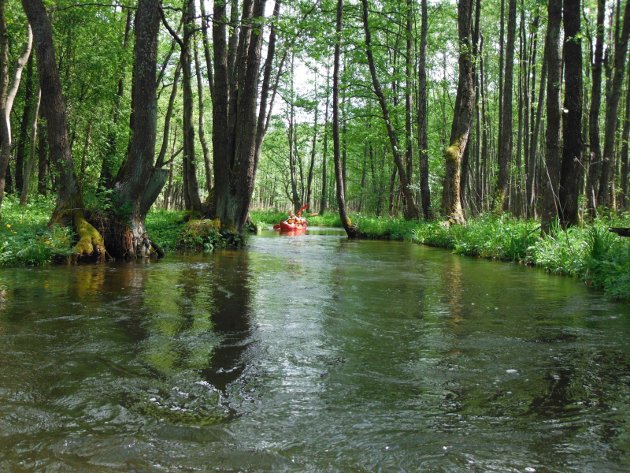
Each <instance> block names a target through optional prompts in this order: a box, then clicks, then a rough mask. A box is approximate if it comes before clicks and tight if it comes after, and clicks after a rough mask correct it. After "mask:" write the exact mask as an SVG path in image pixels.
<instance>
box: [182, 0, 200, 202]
mask: <svg viewBox="0 0 630 473" xmlns="http://www.w3.org/2000/svg"><path fill="white" fill-rule="evenodd" d="M194 17H195V3H194V1H193V0H184V5H183V17H182V23H183V24H184V36H183V38H182V44H181V45H180V46H181V48H182V51H181V57H180V63H181V65H182V89H183V92H184V110H183V126H182V131H183V133H184V135H183V142H184V143H183V144H184V158H183V163H184V164H183V172H184V175H185V181H184V182H185V189H184V193H185V195H186V196H187V200H186V202H187V205H188V207H187V208H186V210H194V211H197V212H201V211H202V208H201V199H200V198H199V184H198V183H197V163H196V156H195V125H194V114H193V108H194V107H193V104H194V98H193V93H192V60H191V59H192V58H191V46H192V45H191V43H192V41H193V40H194V29H195V23H194Z"/></svg>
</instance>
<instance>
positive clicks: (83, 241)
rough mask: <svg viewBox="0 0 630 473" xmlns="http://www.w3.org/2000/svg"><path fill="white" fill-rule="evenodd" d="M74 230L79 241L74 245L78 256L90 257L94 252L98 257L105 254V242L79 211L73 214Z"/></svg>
mask: <svg viewBox="0 0 630 473" xmlns="http://www.w3.org/2000/svg"><path fill="white" fill-rule="evenodd" d="M73 222H74V228H75V230H76V232H77V234H78V235H79V241H78V242H77V244H76V245H75V247H74V248H75V250H76V252H77V254H78V255H88V256H92V255H93V254H94V252H95V251H96V252H97V254H98V255H101V254H103V255H104V252H105V242H104V241H103V237H102V236H101V234H100V233H99V232H98V231H97V230H96V228H94V227H93V226H92V225H90V223H88V221H87V220H85V217H84V216H83V212H82V211H81V210H75V211H74V212H73Z"/></svg>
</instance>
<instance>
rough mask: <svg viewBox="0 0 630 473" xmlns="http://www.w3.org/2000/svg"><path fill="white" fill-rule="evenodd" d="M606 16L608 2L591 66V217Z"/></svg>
mask: <svg viewBox="0 0 630 473" xmlns="http://www.w3.org/2000/svg"><path fill="white" fill-rule="evenodd" d="M605 15H606V0H598V2H597V32H596V40H595V56H594V58H593V64H592V65H591V71H592V73H593V75H592V82H591V84H592V90H591V110H590V112H589V118H588V122H589V130H588V137H589V138H588V139H589V144H590V147H591V153H590V163H589V167H588V176H587V184H586V200H587V202H588V209H589V211H590V214H591V216H592V215H594V213H595V212H596V209H597V191H598V185H599V177H600V174H601V167H602V164H601V161H602V150H601V144H600V140H599V109H600V106H601V101H602V66H603V58H604V32H605V31H604V19H605Z"/></svg>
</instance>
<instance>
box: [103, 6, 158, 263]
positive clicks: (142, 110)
mask: <svg viewBox="0 0 630 473" xmlns="http://www.w3.org/2000/svg"><path fill="white" fill-rule="evenodd" d="M159 25H160V8H159V3H158V1H157V0H138V11H137V13H136V22H135V36H136V43H135V45H134V64H133V85H132V91H131V93H132V103H133V104H134V112H133V122H132V130H133V135H132V139H131V146H130V152H129V156H128V158H127V160H126V161H125V162H124V163H123V166H122V167H121V170H120V171H119V173H118V175H117V177H116V181H115V183H114V199H113V200H114V204H115V206H116V212H115V216H114V218H113V222H112V224H111V226H112V227H113V230H114V232H113V235H112V237H111V238H110V240H111V243H109V244H108V248H110V252H113V253H114V254H115V255H116V256H132V257H133V256H147V255H148V254H149V253H150V251H151V250H152V248H154V249H156V250H157V251H158V253H161V251H160V250H159V248H157V247H156V246H155V244H154V243H153V242H151V240H150V239H149V236H148V235H147V232H146V227H145V219H146V215H147V213H148V212H149V209H150V208H151V205H152V204H153V202H155V199H157V197H158V195H159V194H160V192H161V190H162V187H163V186H164V183H165V182H166V179H167V177H168V172H167V171H166V170H164V169H158V168H154V167H153V162H154V159H155V140H156V128H157V99H156V89H157V83H156V80H155V77H156V64H157V47H158V33H159Z"/></svg>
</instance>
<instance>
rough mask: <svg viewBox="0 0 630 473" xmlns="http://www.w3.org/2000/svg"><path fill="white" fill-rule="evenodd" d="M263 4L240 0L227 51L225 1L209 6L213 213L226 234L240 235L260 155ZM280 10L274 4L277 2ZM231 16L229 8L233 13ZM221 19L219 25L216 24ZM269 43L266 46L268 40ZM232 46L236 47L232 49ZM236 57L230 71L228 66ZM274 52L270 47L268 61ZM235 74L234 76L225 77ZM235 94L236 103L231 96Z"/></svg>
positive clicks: (266, 88)
mask: <svg viewBox="0 0 630 473" xmlns="http://www.w3.org/2000/svg"><path fill="white" fill-rule="evenodd" d="M265 3H266V1H265V0H245V1H244V3H243V8H242V12H243V13H242V19H241V29H240V33H239V37H238V46H236V44H235V43H236V41H235V40H234V41H232V42H231V43H232V44H231V45H230V49H228V42H227V17H226V13H227V9H226V3H225V2H220V1H215V2H214V23H213V50H214V68H215V69H214V94H213V97H212V99H213V114H212V116H213V134H212V142H213V150H214V182H215V193H214V212H213V213H214V215H215V216H216V217H218V218H219V219H220V220H221V228H222V230H223V231H225V232H230V233H233V234H236V235H240V234H242V233H243V230H244V226H245V221H246V219H247V216H248V213H249V203H250V201H251V196H252V191H253V189H254V182H255V178H256V170H257V167H258V162H257V161H258V158H259V152H258V150H257V149H258V147H259V146H260V145H262V138H263V136H264V131H265V126H264V123H261V117H263V118H262V121H264V116H265V115H264V112H265V111H266V103H263V102H266V98H265V99H264V100H263V97H266V95H267V94H268V91H269V86H270V85H269V76H270V74H271V70H270V68H269V70H267V68H265V73H264V78H263V87H262V88H261V89H260V91H259V87H258V84H259V73H258V71H259V66H260V62H261V48H262V42H263V24H264V11H265ZM276 8H277V9H279V2H276ZM232 12H233V13H234V9H233V10H232ZM219 20H223V21H219ZM270 45H271V42H270ZM235 47H238V49H237V50H236V51H235ZM231 54H235V60H234V61H235V62H234V68H233V69H230V68H229V59H230V55H231ZM273 54H274V52H273V51H272V49H271V48H269V50H268V52H267V61H268V62H269V61H270V60H271V59H272V58H273ZM231 71H234V72H235V73H234V74H230V72H231ZM259 93H260V98H261V106H260V112H261V113H260V116H259V118H258V121H257V118H256V108H257V107H256V106H257V99H258V98H259ZM233 95H236V100H230V98H231V97H232V96H233Z"/></svg>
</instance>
